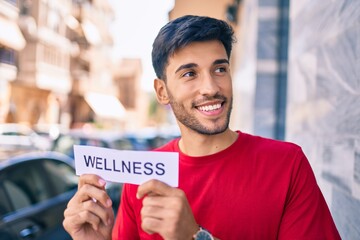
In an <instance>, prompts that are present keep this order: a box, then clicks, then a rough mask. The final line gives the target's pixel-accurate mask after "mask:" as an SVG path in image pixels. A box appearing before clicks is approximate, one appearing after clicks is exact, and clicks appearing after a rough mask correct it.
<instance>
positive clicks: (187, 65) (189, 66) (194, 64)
mask: <svg viewBox="0 0 360 240" xmlns="http://www.w3.org/2000/svg"><path fill="white" fill-rule="evenodd" d="M197 66H198V65H197V64H196V63H187V64H183V65H181V66H180V67H178V68H177V69H176V71H175V73H177V72H178V71H180V70H182V69H186V68H193V67H197Z"/></svg>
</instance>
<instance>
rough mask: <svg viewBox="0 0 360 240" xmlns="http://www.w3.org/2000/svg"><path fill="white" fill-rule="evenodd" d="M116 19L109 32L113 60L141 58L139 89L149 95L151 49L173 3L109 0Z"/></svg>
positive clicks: (151, 89) (171, 1)
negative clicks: (141, 71) (141, 67)
mask: <svg viewBox="0 0 360 240" xmlns="http://www.w3.org/2000/svg"><path fill="white" fill-rule="evenodd" d="M109 2H110V4H111V5H112V6H113V8H114V11H115V14H116V18H115V20H114V23H113V25H112V26H111V31H112V33H113V37H114V42H115V47H114V52H113V54H114V55H113V57H114V58H115V59H121V58H141V59H142V64H143V77H142V80H141V83H142V87H143V89H144V90H145V91H153V79H154V78H155V73H154V70H153V68H152V64H151V48H152V43H153V40H154V38H155V37H156V35H157V33H158V31H159V30H160V28H161V27H162V26H163V25H165V24H166V23H167V22H168V12H169V11H170V10H171V9H172V8H173V5H174V1H173V0H165V1H164V0H151V1H149V0H109Z"/></svg>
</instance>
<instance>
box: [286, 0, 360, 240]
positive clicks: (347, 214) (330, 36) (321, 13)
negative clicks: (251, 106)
mask: <svg viewBox="0 0 360 240" xmlns="http://www.w3.org/2000/svg"><path fill="white" fill-rule="evenodd" d="M290 9H291V10H290V25H291V28H290V40H289V41H290V44H289V68H288V70H289V71H288V96H287V97H288V101H287V129H286V139H287V140H290V141H293V142H296V143H298V144H299V145H301V146H302V147H303V149H304V151H305V153H306V155H307V156H308V158H309V161H310V162H311V164H312V166H313V168H314V171H315V174H316V176H317V180H318V182H319V185H320V187H321V188H322V191H323V193H324V195H325V198H326V200H327V202H328V205H329V207H330V209H331V212H332V214H333V217H334V220H335V223H336V225H337V227H338V229H339V232H340V234H341V236H342V238H343V239H360V217H359V216H360V75H359V71H360V62H359V57H360V34H359V33H360V11H359V9H360V1H351V0H336V1H322V0H302V1H295V0H293V1H291V3H290Z"/></svg>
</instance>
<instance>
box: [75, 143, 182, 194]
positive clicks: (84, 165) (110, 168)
mask: <svg viewBox="0 0 360 240" xmlns="http://www.w3.org/2000/svg"><path fill="white" fill-rule="evenodd" d="M74 157H75V168H76V174H77V175H81V174H96V175H98V176H100V177H102V178H103V179H104V180H107V181H112V182H121V183H132V184H142V183H143V182H146V181H148V180H150V179H157V180H160V181H162V182H164V183H166V184H168V185H170V186H172V187H177V186H178V181H179V153H176V152H157V151H127V150H114V149H109V148H101V147H93V146H80V145H74Z"/></svg>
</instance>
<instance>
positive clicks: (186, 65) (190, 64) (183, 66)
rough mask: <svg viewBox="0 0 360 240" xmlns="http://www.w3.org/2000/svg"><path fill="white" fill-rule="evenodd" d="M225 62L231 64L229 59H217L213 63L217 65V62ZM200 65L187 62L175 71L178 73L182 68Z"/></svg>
mask: <svg viewBox="0 0 360 240" xmlns="http://www.w3.org/2000/svg"><path fill="white" fill-rule="evenodd" d="M223 63H227V64H230V63H229V60H227V59H225V58H224V59H217V60H215V61H214V62H213V65H217V64H223ZM197 66H198V65H197V64H196V63H187V64H183V65H181V66H180V67H178V68H177V69H176V71H175V73H177V72H178V71H180V70H182V69H187V68H194V67H197Z"/></svg>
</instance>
